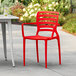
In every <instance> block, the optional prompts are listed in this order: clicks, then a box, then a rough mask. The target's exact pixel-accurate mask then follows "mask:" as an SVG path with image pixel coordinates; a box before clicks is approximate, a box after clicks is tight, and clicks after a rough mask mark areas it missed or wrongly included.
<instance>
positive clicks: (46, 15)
mask: <svg viewBox="0 0 76 76" xmlns="http://www.w3.org/2000/svg"><path fill="white" fill-rule="evenodd" d="M38 17H58V15H48V14H45V15H38Z"/></svg>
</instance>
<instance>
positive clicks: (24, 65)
mask: <svg viewBox="0 0 76 76" xmlns="http://www.w3.org/2000/svg"><path fill="white" fill-rule="evenodd" d="M23 65H24V66H25V39H24V38H23Z"/></svg>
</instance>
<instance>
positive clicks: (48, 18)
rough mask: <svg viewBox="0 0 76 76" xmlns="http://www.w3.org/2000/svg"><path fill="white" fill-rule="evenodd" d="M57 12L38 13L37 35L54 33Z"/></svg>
mask: <svg viewBox="0 0 76 76" xmlns="http://www.w3.org/2000/svg"><path fill="white" fill-rule="evenodd" d="M58 16H59V12H55V11H39V12H38V13H37V17H36V18H37V19H36V20H37V21H36V22H37V34H38V32H40V31H54V28H56V27H57V24H58Z"/></svg>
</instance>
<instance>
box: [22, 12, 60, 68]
mask: <svg viewBox="0 0 76 76" xmlns="http://www.w3.org/2000/svg"><path fill="white" fill-rule="evenodd" d="M58 16H59V13H58V12H55V11H39V12H38V13H37V17H36V23H23V24H22V35H23V64H24V66H25V40H26V39H31V40H36V50H37V62H38V63H39V54H38V40H45V68H47V41H48V40H52V39H57V41H58V48H59V64H61V51H60V38H59V34H58V32H57V26H58V25H59V24H58ZM27 24H36V25H37V33H36V35H35V36H25V35H24V25H27ZM41 31H50V32H52V34H51V36H50V37H47V36H40V35H39V34H38V33H39V32H41ZM54 33H55V34H56V36H54Z"/></svg>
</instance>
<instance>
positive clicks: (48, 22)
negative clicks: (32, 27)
mask: <svg viewBox="0 0 76 76" xmlns="http://www.w3.org/2000/svg"><path fill="white" fill-rule="evenodd" d="M38 24H54V25H55V24H57V23H54V22H38ZM46 26H47V25H46Z"/></svg>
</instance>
